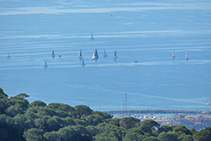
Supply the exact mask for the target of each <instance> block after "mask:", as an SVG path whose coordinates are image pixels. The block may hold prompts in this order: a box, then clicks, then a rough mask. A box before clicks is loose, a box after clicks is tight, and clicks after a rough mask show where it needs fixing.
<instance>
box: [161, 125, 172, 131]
mask: <svg viewBox="0 0 211 141" xmlns="http://www.w3.org/2000/svg"><path fill="white" fill-rule="evenodd" d="M172 130H173V129H172V127H171V126H167V125H162V126H161V128H159V130H158V132H159V133H161V132H168V131H172Z"/></svg>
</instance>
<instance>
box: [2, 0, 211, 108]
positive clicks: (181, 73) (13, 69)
mask: <svg viewBox="0 0 211 141" xmlns="http://www.w3.org/2000/svg"><path fill="white" fill-rule="evenodd" d="M210 7H211V2H210V1H208V0H207V1H206V0H197V1H196V0H186V1H182V0H181V1H180V0H179V1H178V0H175V1H174V0H169V1H168V0H160V1H157V0H156V1H153V0H152V1H148V0H146V1H142V2H140V1H138V0H133V1H127V0H118V1H117V0H102V1H99V0H89V1H85V0H80V1H77V2H75V1H65V0H54V1H50V0H46V1H36V2H34V1H29V0H27V1H26V0H25V1H23V0H0V87H2V88H3V89H4V90H5V92H6V93H7V94H9V95H10V96H14V95H16V94H18V93H21V92H23V93H28V94H29V95H30V98H29V100H30V101H34V100H42V101H44V102H46V103H51V102H62V103H67V104H70V105H72V106H75V105H78V104H86V105H88V106H90V107H91V108H93V109H95V110H119V109H122V108H123V106H122V105H123V101H124V97H125V93H127V97H128V108H129V109H195V110H198V109H200V110H207V109H208V107H207V106H206V103H207V98H208V97H210V96H211V8H210ZM91 32H93V34H94V37H95V39H94V40H93V41H91V40H90V33H91ZM95 48H97V49H98V52H99V55H100V58H99V60H98V61H97V62H93V61H92V60H91V57H92V53H93V51H94V49H95ZM80 49H81V50H82V52H83V57H84V60H85V63H86V66H85V67H81V65H80V61H79V59H78V52H79V50H80ZM104 49H106V51H107V54H108V57H107V58H103V50H104ZM52 50H54V51H55V53H56V57H55V58H54V59H52V57H51V52H52ZM114 50H117V54H118V59H117V61H113V53H114ZM172 50H174V51H175V55H176V58H175V60H172V59H171V52H172ZM59 52H61V53H62V57H61V58H59V57H58V53H59ZM185 52H188V55H189V58H190V60H188V61H185V60H184V58H185ZM7 54H10V55H11V58H9V59H8V58H7ZM45 59H46V60H47V63H48V65H49V67H48V68H47V69H44V68H43V63H44V60H45ZM136 60H137V61H139V62H138V63H134V61H136Z"/></svg>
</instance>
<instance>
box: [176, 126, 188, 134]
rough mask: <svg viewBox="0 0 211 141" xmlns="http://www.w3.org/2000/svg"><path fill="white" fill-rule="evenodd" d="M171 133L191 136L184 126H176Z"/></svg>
mask: <svg viewBox="0 0 211 141" xmlns="http://www.w3.org/2000/svg"><path fill="white" fill-rule="evenodd" d="M173 131H174V132H176V133H179V134H182V133H185V134H187V135H192V133H191V131H190V130H189V129H187V128H186V127H185V126H184V125H178V126H176V127H175V128H174V129H173Z"/></svg>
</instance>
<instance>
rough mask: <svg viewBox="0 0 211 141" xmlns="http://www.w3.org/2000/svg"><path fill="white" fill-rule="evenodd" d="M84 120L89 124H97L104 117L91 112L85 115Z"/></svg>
mask: <svg viewBox="0 0 211 141" xmlns="http://www.w3.org/2000/svg"><path fill="white" fill-rule="evenodd" d="M85 120H86V121H87V122H88V124H89V125H97V124H99V123H101V122H103V121H104V118H103V117H102V116H100V115H96V114H91V115H88V116H86V117H85Z"/></svg>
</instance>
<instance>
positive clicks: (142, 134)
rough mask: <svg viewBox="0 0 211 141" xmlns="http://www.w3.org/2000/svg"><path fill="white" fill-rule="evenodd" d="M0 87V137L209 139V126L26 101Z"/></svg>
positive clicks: (6, 140)
mask: <svg viewBox="0 0 211 141" xmlns="http://www.w3.org/2000/svg"><path fill="white" fill-rule="evenodd" d="M27 97H29V96H28V95H27V94H25V93H21V94H18V95H17V96H14V97H10V98H9V97H8V95H7V94H5V93H4V91H3V90H2V89H1V88H0V140H1V141H25V140H27V141H67V140H68V141H70V140H71V141H92V140H96V141H177V140H178V141H193V140H194V141H211V127H207V128H205V129H203V130H200V131H196V130H195V129H187V128H186V127H185V126H183V125H179V126H160V125H159V124H158V123H157V122H155V121H153V120H145V121H140V120H139V119H136V118H133V117H125V118H121V119H116V118H112V116H111V115H109V114H107V113H104V112H99V111H93V110H92V109H90V108H89V107H87V106H85V105H78V106H75V107H72V106H70V105H67V104H62V103H50V104H48V105H47V104H46V103H44V102H42V101H34V102H31V103H30V102H29V101H28V100H27Z"/></svg>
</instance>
